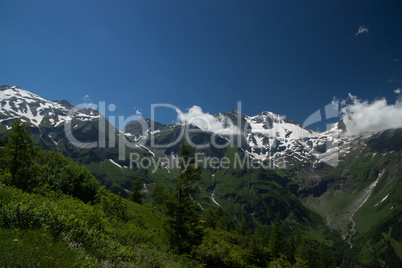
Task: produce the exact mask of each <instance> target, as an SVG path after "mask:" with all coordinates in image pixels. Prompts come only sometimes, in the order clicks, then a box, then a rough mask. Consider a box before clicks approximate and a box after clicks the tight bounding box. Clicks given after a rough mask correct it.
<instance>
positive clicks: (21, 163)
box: [6, 119, 37, 191]
mask: <svg viewBox="0 0 402 268" xmlns="http://www.w3.org/2000/svg"><path fill="white" fill-rule="evenodd" d="M6 134H7V138H8V141H9V142H8V143H7V145H6V150H7V152H8V155H9V158H8V159H7V160H6V162H7V163H6V165H7V166H8V168H9V170H10V173H11V184H13V185H14V186H16V187H18V188H21V189H23V190H28V191H30V190H32V189H33V188H34V187H35V186H36V176H35V172H34V158H35V156H36V153H37V150H36V148H35V146H34V142H33V138H32V136H31V132H30V131H29V129H28V124H26V123H23V122H21V120H19V119H18V120H16V121H15V122H14V123H13V125H12V128H11V129H10V130H8V131H7V133H6Z"/></svg>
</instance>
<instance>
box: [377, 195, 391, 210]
mask: <svg viewBox="0 0 402 268" xmlns="http://www.w3.org/2000/svg"><path fill="white" fill-rule="evenodd" d="M388 196H389V194H387V196H386V197H384V198H383V199H382V200H381V201H380V202H379V203H377V204H375V205H374V207H376V206H378V205H379V204H381V203H382V202H384V201H385V200H386V199H387V198H388Z"/></svg>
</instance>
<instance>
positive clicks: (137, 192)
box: [131, 179, 145, 204]
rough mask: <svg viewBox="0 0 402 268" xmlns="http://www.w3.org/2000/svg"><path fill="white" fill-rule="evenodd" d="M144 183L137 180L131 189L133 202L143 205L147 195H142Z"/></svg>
mask: <svg viewBox="0 0 402 268" xmlns="http://www.w3.org/2000/svg"><path fill="white" fill-rule="evenodd" d="M143 185H144V184H143V182H142V181H141V180H140V179H136V180H135V181H134V183H133V186H132V187H131V200H132V201H133V202H135V203H138V204H142V199H143V198H144V197H145V194H144V193H142V192H141V191H142V187H143Z"/></svg>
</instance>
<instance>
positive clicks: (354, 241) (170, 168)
mask: <svg viewBox="0 0 402 268" xmlns="http://www.w3.org/2000/svg"><path fill="white" fill-rule="evenodd" d="M327 110H328V109H327ZM16 119H21V120H22V121H25V122H27V123H28V124H29V125H30V129H31V131H32V133H33V134H34V137H35V140H36V142H37V144H39V145H40V146H42V147H43V148H45V149H48V150H56V151H60V152H62V153H63V154H65V155H67V156H70V157H71V158H73V159H74V160H76V161H78V162H80V163H82V164H85V165H86V166H87V168H88V169H89V170H90V171H91V173H92V174H93V175H94V176H95V177H96V178H97V179H98V180H99V181H100V182H101V183H102V184H104V185H105V186H106V187H108V188H109V189H112V190H113V191H115V192H116V193H118V192H119V193H120V194H121V195H123V196H124V195H125V196H128V195H130V192H129V190H128V189H129V188H130V187H131V185H132V183H133V181H134V180H135V179H141V180H142V181H143V182H144V183H145V187H144V190H143V191H144V193H146V200H145V202H150V200H151V199H152V197H153V194H152V193H153V189H154V188H155V185H162V186H164V187H166V188H171V187H173V185H174V181H175V176H177V174H178V170H177V167H175V165H174V164H173V163H175V161H176V159H177V153H178V150H179V146H180V142H181V140H182V139H183V138H186V139H187V140H188V141H190V142H191V143H193V144H194V145H195V147H196V149H197V153H199V157H200V161H199V163H200V165H203V166H204V170H203V172H202V181H201V182H200V183H199V185H198V186H199V188H200V194H199V195H198V196H195V197H194V199H195V200H196V201H197V202H198V204H199V206H200V207H201V208H202V209H207V208H214V207H217V206H221V207H222V208H223V209H224V210H225V211H226V212H227V213H228V214H229V215H230V216H231V217H232V218H233V219H234V220H235V221H238V222H241V221H245V222H246V223H247V224H248V225H249V226H257V225H271V224H272V223H273V222H274V221H275V219H278V220H280V221H281V222H282V223H283V225H284V226H286V228H288V229H289V230H292V229H294V228H296V227H301V228H302V229H303V230H304V232H305V233H306V234H308V235H310V236H311V237H313V238H315V239H317V240H318V241H320V242H324V243H328V244H330V245H333V246H334V245H335V246H336V247H338V248H340V253H339V254H340V255H341V257H338V259H337V264H338V266H341V265H343V266H349V265H352V264H356V263H358V264H359V265H361V266H375V265H376V264H386V265H388V266H390V267H391V266H393V265H394V264H397V265H399V264H402V250H401V249H402V238H401V236H400V234H401V233H402V232H401V229H400V226H402V224H401V223H402V222H401V221H402V217H401V206H400V204H401V201H402V200H401V199H402V189H401V179H402V165H401V163H402V160H401V157H402V152H401V147H402V129H388V130H385V131H381V132H377V133H365V134H364V135H357V136H356V135H355V136H350V135H348V129H347V126H346V125H345V124H344V122H343V120H342V119H341V120H339V121H337V122H333V124H332V125H330V126H329V128H328V130H326V131H324V132H319V131H315V130H312V129H309V128H307V127H306V126H303V125H302V124H300V123H298V122H296V121H294V120H292V119H289V118H287V117H284V116H281V115H278V114H275V113H272V112H267V111H264V112H262V113H260V114H259V115H256V116H247V115H244V114H242V113H240V112H238V111H236V110H234V109H232V110H230V111H229V112H227V113H219V114H216V115H214V116H213V119H210V121H212V123H211V124H212V125H213V126H214V127H206V126H205V124H202V122H201V121H200V120H198V121H197V120H193V121H192V122H191V120H183V121H182V122H179V123H176V124H162V123H159V122H155V121H152V120H150V119H140V120H138V121H133V122H130V123H129V124H127V125H126V126H125V128H124V129H122V130H121V131H120V130H117V129H115V127H114V126H113V125H112V124H110V123H109V122H108V120H107V119H106V118H105V117H104V115H102V114H101V113H100V112H99V111H98V110H95V109H93V108H91V107H89V106H88V107H74V106H73V105H71V104H70V103H69V102H68V101H65V100H62V101H49V100H46V99H44V98H42V97H40V96H38V95H35V94H33V93H31V92H29V91H26V90H23V89H21V88H18V87H16V86H1V87H0V137H4V134H5V132H6V131H7V130H8V129H10V128H11V125H12V123H13V121H15V120H16ZM314 120H315V121H316V119H315V118H312V120H310V121H309V120H306V122H307V123H306V122H304V125H307V124H308V123H309V122H314ZM188 122H190V123H191V124H190V123H188ZM186 135H187V136H186ZM223 159H225V160H224V161H226V162H227V163H229V164H228V165H226V164H225V163H223ZM226 159H227V160H226ZM214 161H215V162H214ZM250 165H251V166H250ZM286 228H285V230H286ZM395 267H397V266H395Z"/></svg>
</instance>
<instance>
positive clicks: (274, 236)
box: [269, 220, 283, 258]
mask: <svg viewBox="0 0 402 268" xmlns="http://www.w3.org/2000/svg"><path fill="white" fill-rule="evenodd" d="M282 240H283V237H282V231H281V228H280V226H279V223H278V220H275V223H274V225H273V226H272V231H271V236H270V238H269V248H270V249H271V250H272V253H273V255H274V257H275V258H277V257H279V254H280V253H282V251H283V241H282Z"/></svg>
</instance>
